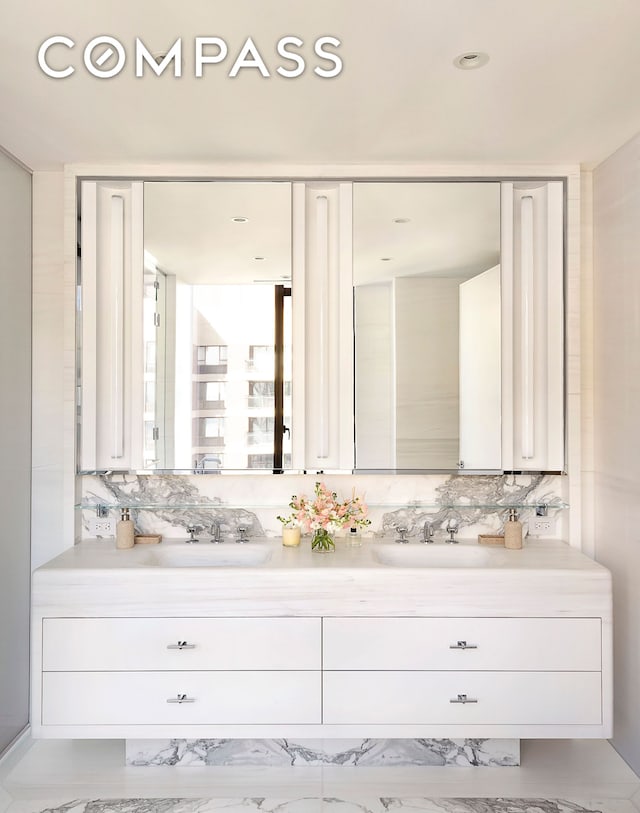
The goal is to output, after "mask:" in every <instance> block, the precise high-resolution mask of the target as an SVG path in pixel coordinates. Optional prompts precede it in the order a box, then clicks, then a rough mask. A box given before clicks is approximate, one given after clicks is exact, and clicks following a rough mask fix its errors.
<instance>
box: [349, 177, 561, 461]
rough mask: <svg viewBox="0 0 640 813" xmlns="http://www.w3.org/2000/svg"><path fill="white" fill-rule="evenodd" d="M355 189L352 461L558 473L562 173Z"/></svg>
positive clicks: (364, 184) (370, 185)
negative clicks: (546, 177) (534, 178)
mask: <svg viewBox="0 0 640 813" xmlns="http://www.w3.org/2000/svg"><path fill="white" fill-rule="evenodd" d="M353 200H354V206H353V235H354V238H353V240H354V243H353V252H354V256H353V282H354V304H355V415H356V418H355V436H356V444H355V466H356V469H357V470H400V471H425V470H432V471H433V470H438V471H455V470H459V471H463V470H464V471H476V472H482V471H486V472H499V471H522V470H535V471H562V470H563V469H564V441H563V435H564V420H563V415H564V399H563V386H564V372H563V354H564V351H563V339H562V335H563V324H564V321H563V212H562V206H563V190H562V184H561V183H560V182H547V181H539V182H523V183H500V182H490V181H488V182H474V183H470V182H465V181H461V182H413V183H407V182H403V183H392V182H384V183H378V182H374V183H368V182H362V183H355V184H354V191H353Z"/></svg>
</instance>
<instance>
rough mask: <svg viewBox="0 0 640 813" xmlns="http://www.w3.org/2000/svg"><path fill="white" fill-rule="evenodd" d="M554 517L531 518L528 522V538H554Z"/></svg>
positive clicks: (555, 522)
mask: <svg viewBox="0 0 640 813" xmlns="http://www.w3.org/2000/svg"><path fill="white" fill-rule="evenodd" d="M556 525H557V520H556V519H555V517H532V518H531V519H530V520H529V522H528V530H529V536H555V534H556Z"/></svg>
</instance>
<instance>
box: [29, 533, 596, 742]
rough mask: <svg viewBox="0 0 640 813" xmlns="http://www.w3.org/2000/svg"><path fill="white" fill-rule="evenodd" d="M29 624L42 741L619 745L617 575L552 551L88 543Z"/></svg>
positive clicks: (62, 565)
mask: <svg viewBox="0 0 640 813" xmlns="http://www.w3.org/2000/svg"><path fill="white" fill-rule="evenodd" d="M32 623H33V631H32V642H33V643H32V645H33V651H32V673H33V686H32V704H33V708H32V725H33V733H34V736H36V737H52V738H54V737H55V738H60V737H71V738H73V737H78V738H83V737H87V738H88V737H103V738H112V737H125V738H150V737H220V738H227V737H228V738H254V737H255V738H259V737H337V738H339V737H389V738H394V737H451V738H454V737H515V738H517V737H528V738H532V737H533V738H535V737H541V738H542V737H544V738H550V737H558V738H565V737H571V738H580V737H593V738H605V737H608V736H610V734H611V726H612V712H611V706H612V674H611V649H612V644H611V640H612V639H611V579H610V573H609V572H608V571H607V570H606V569H605V568H603V567H602V566H600V565H598V564H597V563H596V562H594V561H592V560H591V559H589V558H588V557H586V556H584V555H583V554H581V553H579V552H578V551H576V550H575V549H573V548H571V547H569V546H568V545H566V544H564V543H562V542H559V541H536V542H534V543H529V544H527V545H526V546H525V548H524V549H523V550H522V551H507V550H504V549H484V548H481V547H479V546H478V545H477V544H474V543H471V542H468V543H465V542H462V543H461V544H459V545H455V546H454V545H452V546H447V545H444V544H435V545H421V544H419V543H417V542H416V543H413V542H412V543H410V544H407V545H396V544H394V543H393V542H392V541H389V540H383V541H378V540H376V541H367V542H365V544H364V545H363V546H362V547H360V548H351V547H347V546H346V544H345V543H343V542H342V541H340V540H339V541H338V543H337V550H336V552H335V553H332V554H326V555H319V554H312V553H311V551H310V550H309V546H308V544H306V543H305V542H303V545H302V546H301V547H300V548H297V549H296V548H293V549H292V548H285V547H283V546H282V545H281V542H280V540H279V539H278V540H268V539H260V540H252V542H251V543H249V544H247V545H237V544H223V545H211V544H205V543H200V544H199V545H193V546H188V545H185V544H184V543H182V542H169V543H167V542H163V543H162V544H161V545H159V546H154V547H153V549H150V548H149V547H148V546H136V547H135V548H134V549H132V550H130V551H117V550H115V549H114V548H113V546H112V544H111V543H110V542H109V541H108V540H101V541H86V542H82V543H80V544H79V545H76V546H75V547H73V548H71V549H69V550H67V551H65V552H64V553H63V554H61V555H60V556H58V557H57V558H56V559H53V560H52V561H51V562H49V563H48V564H46V565H45V566H43V567H41V568H39V569H38V570H36V571H35V574H34V580H33V616H32Z"/></svg>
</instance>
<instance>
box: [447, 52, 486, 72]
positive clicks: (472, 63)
mask: <svg viewBox="0 0 640 813" xmlns="http://www.w3.org/2000/svg"><path fill="white" fill-rule="evenodd" d="M488 61H489V54H484V53H482V51H467V53H466V54H460V56H457V57H456V58H455V59H454V60H453V64H454V65H455V66H456V68H460V69H461V70H463V71H471V70H473V69H474V68H482V67H483V66H484V65H486V64H487V62H488Z"/></svg>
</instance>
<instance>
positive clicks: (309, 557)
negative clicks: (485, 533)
mask: <svg viewBox="0 0 640 813" xmlns="http://www.w3.org/2000/svg"><path fill="white" fill-rule="evenodd" d="M348 543H349V540H348V539H337V540H336V548H335V551H332V552H330V553H317V552H312V551H311V545H310V540H309V539H308V538H303V540H302V543H301V544H300V545H299V546H298V547H296V548H287V547H285V546H284V545H282V543H281V541H280V539H279V538H278V539H267V538H266V537H265V538H260V539H252V540H251V541H250V542H249V543H246V544H244V545H239V544H237V543H234V542H229V541H225V542H224V543H221V544H220V545H213V546H212V545H211V543H209V542H207V541H200V542H198V543H197V544H194V545H187V544H185V542H184V541H182V540H175V539H171V540H165V541H163V542H161V543H159V544H158V545H135V546H134V547H133V548H130V549H129V550H117V549H116V547H115V541H114V540H113V539H110V538H106V539H91V540H85V541H83V542H80V543H79V544H77V545H74V546H73V547H72V548H69V549H67V550H66V551H64V553H61V554H60V555H59V556H56V558H55V559H52V560H51V561H49V562H47V563H46V564H45V565H43V566H42V567H40V568H39V569H38V570H37V571H36V573H42V574H44V573H48V572H50V571H58V570H73V571H77V570H90V571H94V570H105V569H108V570H111V569H116V570H121V569H131V568H133V569H135V570H137V571H150V572H153V571H157V570H160V569H167V570H174V571H175V572H176V573H178V572H180V573H181V574H184V573H185V570H188V571H191V570H192V569H197V570H201V569H202V568H200V567H197V568H185V567H179V568H173V567H167V568H163V567H162V566H161V565H160V564H158V561H159V557H157V556H156V551H158V550H160V551H161V552H162V553H164V552H165V551H167V550H169V549H170V550H171V551H172V553H174V554H176V555H178V556H179V555H181V551H182V552H184V556H185V558H186V557H188V556H190V555H192V554H195V555H199V554H200V555H201V556H203V557H204V556H206V555H207V551H208V549H209V548H215V551H213V552H214V553H215V554H218V553H219V554H224V553H225V552H226V551H227V550H229V551H230V554H231V555H233V554H234V553H235V552H236V551H238V552H239V553H242V552H243V551H247V552H249V551H252V550H256V549H257V548H260V549H263V550H264V549H266V550H267V551H268V558H267V561H266V562H264V563H263V564H259V565H256V566H251V567H238V566H235V565H234V566H232V567H231V569H233V570H234V571H235V570H241V571H247V570H251V571H253V573H254V575H255V577H258V573H259V572H264V573H268V572H271V571H274V570H283V571H289V572H291V571H301V570H310V571H312V572H313V573H314V574H315V575H316V576H317V577H318V578H322V577H323V576H322V574H323V573H325V572H326V571H335V570H349V571H362V570H371V569H375V570H380V569H382V570H385V571H386V570H390V569H393V570H400V569H402V570H404V569H405V568H399V567H396V566H393V567H391V566H389V565H385V564H381V563H380V561H379V560H378V558H377V556H376V552H377V551H380V550H382V549H383V548H384V549H387V548H388V549H390V550H393V551H400V552H401V553H406V554H407V555H408V556H409V557H410V556H411V554H415V556H423V555H424V556H427V555H429V554H430V553H431V552H434V553H436V555H437V554H438V553H439V552H441V551H443V550H444V551H446V552H447V554H448V555H449V554H450V558H451V559H453V558H454V557H455V556H456V554H457V553H458V552H460V553H461V556H460V560H461V566H463V567H465V569H468V568H467V567H466V566H465V565H464V564H463V560H464V557H465V554H466V552H467V551H468V550H469V549H470V548H471V549H473V550H474V551H476V550H477V551H482V554H483V558H485V559H486V561H485V562H484V563H483V564H482V566H481V567H477V566H474V567H473V569H474V570H487V569H488V570H492V569H494V568H500V569H501V570H504V569H509V570H518V571H521V570H527V571H529V570H545V571H548V570H572V571H573V570H588V571H604V572H606V570H605V568H603V567H602V565H599V564H598V563H597V562H595V561H594V560H593V559H590V558H589V557H588V556H585V555H584V554H583V553H580V551H577V550H576V549H575V548H572V547H570V546H569V545H567V544H566V543H565V542H562V541H560V540H551V539H547V540H545V539H535V540H529V539H526V540H525V542H524V545H523V548H522V550H506V549H505V548H504V547H502V546H491V545H478V543H477V542H475V541H468V540H460V542H459V543H456V544H452V545H448V544H446V543H444V542H436V543H433V544H429V545H425V544H422V543H420V542H418V541H416V540H411V541H410V542H409V543H407V544H404V545H403V544H397V543H395V542H394V541H393V540H392V539H389V538H386V539H374V538H365V539H364V540H363V543H362V545H361V546H360V547H351V546H350V545H349V544H348ZM220 569H223V568H220V567H218V566H214V567H212V568H210V569H209V570H216V571H217V570H220ZM224 569H225V570H228V569H229V568H224ZM407 569H410V570H412V571H413V570H415V568H407ZM420 569H421V570H423V569H425V568H422V567H421V568H420ZM438 569H439V570H442V569H443V568H442V567H441V566H439V567H438ZM453 569H456V568H453Z"/></svg>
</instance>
